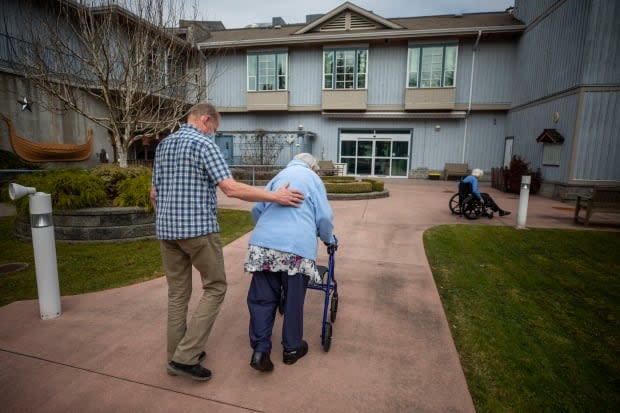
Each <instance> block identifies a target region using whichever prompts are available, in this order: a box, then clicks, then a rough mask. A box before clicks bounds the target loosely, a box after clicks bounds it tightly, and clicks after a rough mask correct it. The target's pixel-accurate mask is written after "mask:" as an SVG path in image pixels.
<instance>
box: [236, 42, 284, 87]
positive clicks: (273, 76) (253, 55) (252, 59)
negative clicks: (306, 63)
mask: <svg viewBox="0 0 620 413" xmlns="http://www.w3.org/2000/svg"><path fill="white" fill-rule="evenodd" d="M271 56H272V57H273V63H274V67H273V68H271V69H272V70H269V69H270V68H262V70H263V73H262V74H261V62H260V58H261V57H271ZM282 60H284V62H282ZM288 60H289V59H288V51H285V50H278V51H268V52H267V51H266V52H248V54H247V57H246V88H247V91H248V92H273V91H278V90H288V72H289V68H288ZM279 63H280V64H282V67H283V68H284V71H285V73H284V74H279V73H278V67H279ZM252 65H255V66H254V68H253V69H254V70H251V67H252ZM264 70H268V73H267V74H265V73H264ZM269 71H271V72H272V73H269ZM261 78H262V79H261ZM265 78H270V80H271V81H272V82H273V83H269V82H267V81H265ZM282 78H284V87H283V88H281V87H280V80H281V79H282ZM269 84H271V85H275V87H274V88H272V89H261V86H262V85H269Z"/></svg>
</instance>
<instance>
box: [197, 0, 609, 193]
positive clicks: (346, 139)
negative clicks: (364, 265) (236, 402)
mask: <svg viewBox="0 0 620 413" xmlns="http://www.w3.org/2000/svg"><path fill="white" fill-rule="evenodd" d="M619 10H620V7H619V5H618V3H617V2H613V1H608V0H592V1H588V2H583V1H579V0H559V1H547V2H539V1H529V0H525V1H519V0H517V1H516V4H515V8H514V9H509V10H507V11H503V12H497V13H479V14H464V15H447V16H430V17H413V18H390V19H386V18H383V17H381V16H378V15H376V14H374V13H372V12H370V11H368V10H365V9H362V8H360V7H358V6H356V5H355V4H353V3H350V2H346V3H343V4H342V5H341V6H339V7H337V8H336V9H334V10H331V11H328V12H327V13H326V14H324V15H312V16H307V21H306V22H305V23H303V24H288V25H287V24H283V23H284V22H283V21H282V19H280V18H274V19H273V24H272V25H268V26H267V27H265V26H264V25H259V26H258V27H247V28H244V29H232V30H221V31H214V32H212V33H211V36H210V37H209V38H208V39H207V40H206V41H204V42H202V43H200V44H199V47H200V48H201V49H203V50H205V52H206V53H207V54H208V56H209V59H208V68H207V76H208V77H211V78H213V79H215V81H213V82H210V89H209V100H210V101H212V102H213V103H215V104H216V105H217V106H218V108H219V109H220V110H221V112H222V114H223V120H222V123H221V126H220V136H221V138H220V139H223V140H229V139H231V138H234V137H235V136H240V135H243V134H251V133H252V131H253V130H261V131H273V132H274V133H275V132H277V131H280V132H281V133H284V134H285V135H286V136H288V137H289V139H287V142H288V144H289V145H290V146H291V148H290V151H285V153H289V152H291V153H294V152H295V151H296V150H300V149H296V148H298V146H296V145H297V143H298V139H299V138H301V137H304V138H306V142H305V143H306V148H308V147H310V148H311V150H312V152H313V153H314V155H315V156H317V158H319V159H324V160H332V161H335V162H339V163H345V164H347V172H348V173H349V174H354V175H371V176H380V177H403V178H404V177H412V176H419V177H424V176H426V173H427V171H429V170H442V169H443V167H444V165H445V164H446V163H467V164H468V165H469V167H470V168H474V167H478V168H482V169H483V170H485V171H487V172H490V170H491V168H493V167H501V166H506V165H508V163H509V161H510V158H511V156H512V155H520V156H521V157H522V158H524V159H525V160H526V161H527V162H529V163H530V167H531V168H532V169H537V168H540V170H541V174H542V177H543V180H544V181H545V182H546V183H548V185H549V188H548V189H547V191H550V194H553V191H554V190H555V189H554V188H555V187H556V186H559V187H565V186H567V185H568V186H570V185H580V184H588V185H591V184H593V183H599V182H617V181H620V167H619V156H620V154H619V152H618V139H617V130H618V128H617V126H618V125H617V123H618V119H619V118H620V117H619V116H618V115H619V112H618V111H619V109H618V96H620V95H619V94H618V87H619V85H620V79H619V78H618V76H619V73H620V71H618V69H617V68H618V63H619V62H618V53H619V52H618V47H617V44H618V39H619V38H620V34H619V31H618V30H619V29H618V25H617V24H614V23H617V21H618V17H620V16H619V15H618V13H619ZM613 45H615V47H613ZM545 130H554V132H555V134H554V135H553V136H560V137H561V139H560V140H562V142H556V141H555V140H552V141H550V140H548V139H543V140H542V141H541V140H540V139H539V140H538V141H537V138H539V137H540V136H541V135H542V134H543V132H544V131H545ZM282 131H284V132H282ZM296 131H299V132H303V133H296ZM230 148H232V152H233V153H230V154H229V155H230V160H231V161H233V163H234V160H235V153H234V152H235V149H237V148H236V147H235V146H234V145H233V146H229V152H230Z"/></svg>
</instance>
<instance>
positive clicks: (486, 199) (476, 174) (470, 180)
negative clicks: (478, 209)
mask: <svg viewBox="0 0 620 413" xmlns="http://www.w3.org/2000/svg"><path fill="white" fill-rule="evenodd" d="M483 174H484V172H483V171H482V169H479V168H475V169H474V170H473V171H472V172H471V175H469V176H468V177H466V178H465V179H463V180H462V181H461V182H460V183H459V185H460V184H461V183H464V184H469V185H471V193H472V194H473V195H474V196H475V197H476V198H478V199H480V200H481V201H482V203H483V204H484V206H485V207H486V208H490V209H491V210H492V211H493V212H499V216H500V217H505V216H507V215H510V211H506V210H504V209H501V208H500V207H499V206H498V205H497V204H496V203H495V201H494V200H493V198H491V195H489V194H487V193H486V192H482V193H481V192H480V191H479V190H478V179H480V177H481V176H482V175H483Z"/></svg>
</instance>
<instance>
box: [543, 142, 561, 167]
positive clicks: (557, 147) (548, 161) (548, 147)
mask: <svg viewBox="0 0 620 413" xmlns="http://www.w3.org/2000/svg"><path fill="white" fill-rule="evenodd" d="M561 150H562V145H561V144H559V143H548V142H545V143H543V165H549V166H560V156H561Z"/></svg>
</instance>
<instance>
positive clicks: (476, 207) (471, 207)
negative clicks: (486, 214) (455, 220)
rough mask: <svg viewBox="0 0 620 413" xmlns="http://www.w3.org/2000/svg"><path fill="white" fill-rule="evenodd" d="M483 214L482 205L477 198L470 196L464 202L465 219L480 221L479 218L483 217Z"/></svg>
mask: <svg viewBox="0 0 620 413" xmlns="http://www.w3.org/2000/svg"><path fill="white" fill-rule="evenodd" d="M482 212H483V207H482V204H481V203H480V201H479V200H478V199H477V198H475V197H473V196H468V197H467V198H466V199H465V201H463V215H465V218H467V219H478V217H480V215H482Z"/></svg>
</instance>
